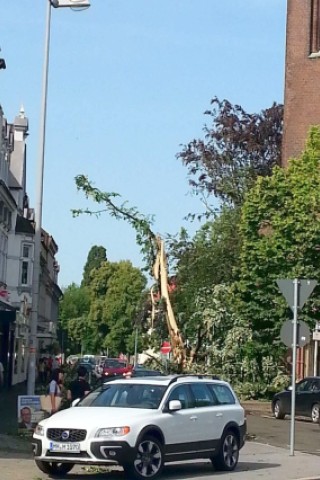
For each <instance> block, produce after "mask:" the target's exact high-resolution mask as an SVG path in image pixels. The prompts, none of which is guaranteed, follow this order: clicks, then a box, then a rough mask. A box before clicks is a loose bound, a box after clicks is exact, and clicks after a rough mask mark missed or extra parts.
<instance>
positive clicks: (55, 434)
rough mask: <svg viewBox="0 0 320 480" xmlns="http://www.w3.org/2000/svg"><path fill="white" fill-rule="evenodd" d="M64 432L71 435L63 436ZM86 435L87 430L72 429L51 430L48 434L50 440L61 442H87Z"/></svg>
mask: <svg viewBox="0 0 320 480" xmlns="http://www.w3.org/2000/svg"><path fill="white" fill-rule="evenodd" d="M64 432H69V435H67V436H65V435H63V433H64ZM86 435H87V430H78V429H72V428H49V429H48V432H47V437H48V438H49V439H50V440H55V441H59V442H82V441H83V440H85V438H86ZM66 437H67V438H66Z"/></svg>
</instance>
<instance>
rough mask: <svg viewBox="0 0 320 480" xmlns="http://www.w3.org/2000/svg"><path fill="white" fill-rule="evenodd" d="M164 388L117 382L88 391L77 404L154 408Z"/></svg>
mask: <svg viewBox="0 0 320 480" xmlns="http://www.w3.org/2000/svg"><path fill="white" fill-rule="evenodd" d="M165 390H166V387H165V386H162V385H148V384H132V383H125V384H124V383H120V382H117V383H116V384H109V385H103V386H102V387H100V388H98V389H96V390H94V391H93V392H92V393H89V394H88V395H87V396H86V397H85V398H84V399H83V400H81V401H80V402H79V403H78V406H80V407H118V408H146V409H156V408H158V407H159V405H160V402H161V399H162V397H163V394H164V392H165Z"/></svg>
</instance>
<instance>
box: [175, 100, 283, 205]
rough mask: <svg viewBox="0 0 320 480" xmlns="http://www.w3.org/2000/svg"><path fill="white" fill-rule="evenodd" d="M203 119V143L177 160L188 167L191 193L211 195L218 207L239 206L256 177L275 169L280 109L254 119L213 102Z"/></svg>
mask: <svg viewBox="0 0 320 480" xmlns="http://www.w3.org/2000/svg"><path fill="white" fill-rule="evenodd" d="M211 105H212V107H211V109H210V110H207V111H206V112H205V115H208V116H210V117H211V120H212V124H211V125H210V126H205V127H204V133H205V137H204V139H198V140H193V141H191V142H189V143H188V144H187V145H185V146H184V147H183V150H182V152H180V153H178V155H177V157H178V158H179V159H180V160H181V161H182V162H183V164H184V165H186V166H187V167H188V173H189V183H190V185H191V186H192V187H193V188H194V190H195V192H197V193H203V194H204V195H207V194H210V195H211V194H213V195H215V196H216V197H217V198H219V199H220V200H222V202H225V203H227V204H231V205H241V204H242V203H243V200H244V196H245V193H246V192H247V191H248V189H250V188H251V186H252V185H253V184H254V182H255V181H256V179H257V178H258V176H269V175H271V172H272V168H273V167H274V166H275V165H280V156H281V140H282V129H283V106H282V105H279V104H276V103H274V104H273V105H272V106H271V107H270V108H267V109H265V110H262V111H261V112H260V113H253V114H251V113H247V112H246V111H245V110H244V109H243V108H242V107H241V106H240V105H232V104H231V103H230V102H229V101H228V100H222V101H220V100H219V99H218V98H217V97H215V98H213V100H212V101H211Z"/></svg>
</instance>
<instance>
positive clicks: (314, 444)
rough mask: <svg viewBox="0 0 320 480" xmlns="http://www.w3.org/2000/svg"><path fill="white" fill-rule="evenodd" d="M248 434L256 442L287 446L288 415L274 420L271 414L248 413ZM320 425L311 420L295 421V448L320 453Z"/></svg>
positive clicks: (288, 437)
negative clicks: (282, 418)
mask: <svg viewBox="0 0 320 480" xmlns="http://www.w3.org/2000/svg"><path fill="white" fill-rule="evenodd" d="M247 422H248V434H249V436H250V438H252V439H253V440H254V441H256V442H261V443H267V444H269V445H275V446H277V447H283V448H289V444H290V423H291V420H290V417H286V418H285V419H284V420H276V419H275V418H274V417H272V416H271V415H265V416H258V415H248V416H247ZM319 439H320V427H319V425H318V424H313V423H312V422H311V420H296V421H295V442H294V445H295V450H297V451H300V452H305V453H312V454H313V455H320V442H319Z"/></svg>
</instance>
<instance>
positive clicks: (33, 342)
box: [27, 0, 90, 395]
mask: <svg viewBox="0 0 320 480" xmlns="http://www.w3.org/2000/svg"><path fill="white" fill-rule="evenodd" d="M51 6H53V7H55V8H59V7H69V8H88V7H89V6H90V0H47V14H46V29H45V45H44V62H43V71H42V97H41V112H40V136H39V157H38V164H37V183H36V202H35V218H34V220H35V232H34V260H33V275H32V308H31V324H30V335H29V362H28V377H27V394H28V395H34V389H35V383H36V358H37V355H36V353H37V352H36V350H37V330H38V316H39V294H40V273H41V230H42V203H43V174H44V153H45V140H46V119H47V97H48V73H49V51H50V28H51Z"/></svg>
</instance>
